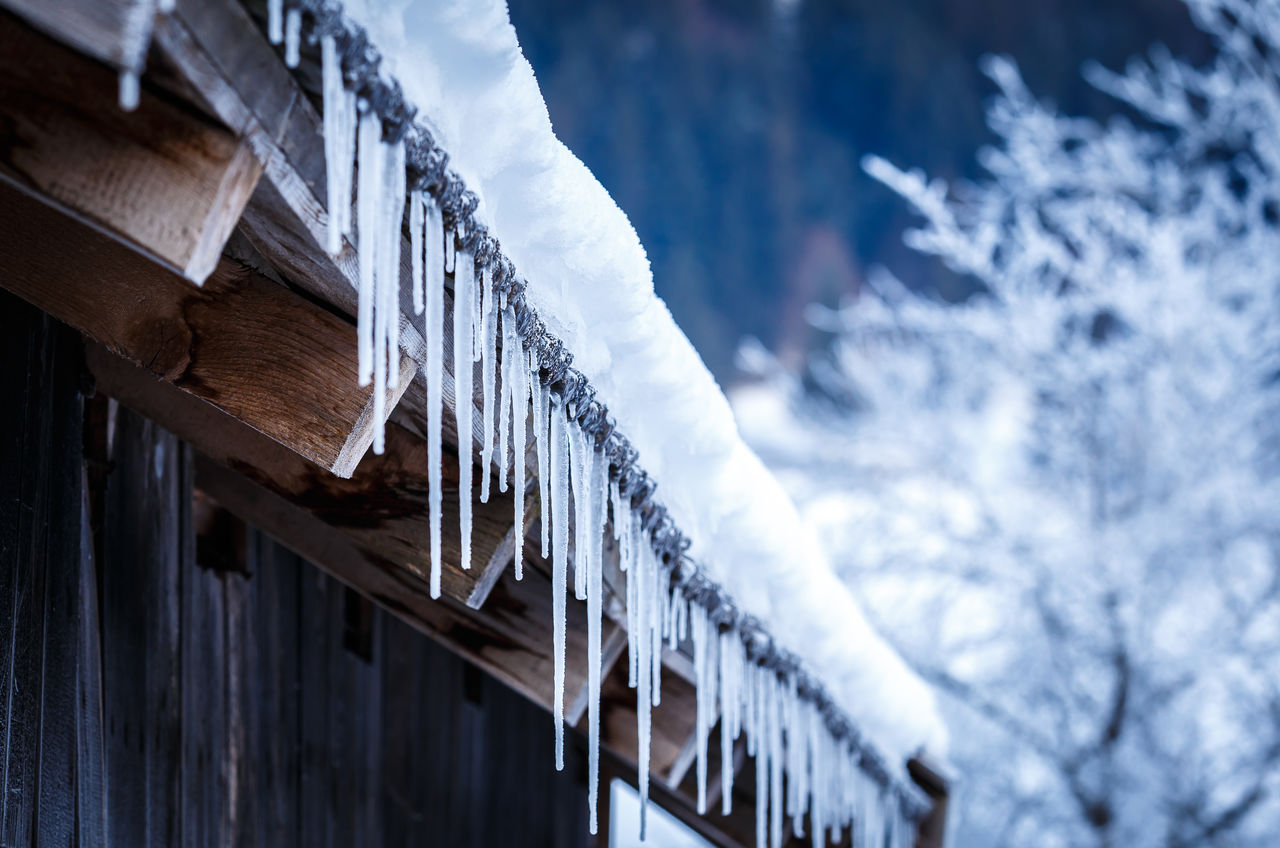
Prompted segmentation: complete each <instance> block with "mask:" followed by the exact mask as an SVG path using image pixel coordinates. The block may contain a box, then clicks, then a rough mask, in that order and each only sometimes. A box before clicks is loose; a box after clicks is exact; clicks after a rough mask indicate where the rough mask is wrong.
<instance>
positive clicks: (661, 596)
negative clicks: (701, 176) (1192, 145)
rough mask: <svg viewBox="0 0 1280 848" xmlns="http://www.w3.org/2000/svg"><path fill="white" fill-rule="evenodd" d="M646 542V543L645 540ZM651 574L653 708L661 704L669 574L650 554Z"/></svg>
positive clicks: (650, 640)
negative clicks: (663, 616)
mask: <svg viewBox="0 0 1280 848" xmlns="http://www.w3.org/2000/svg"><path fill="white" fill-rule="evenodd" d="M646 541H648V540H647V539H646ZM650 555H651V556H652V557H653V559H652V560H651V564H652V565H651V567H652V573H651V574H650V575H649V579H650V581H651V582H652V586H651V588H650V589H649V592H650V598H651V600H650V602H649V603H650V606H649V616H650V619H651V621H650V623H649V674H650V675H652V677H653V680H652V682H651V683H650V684H649V688H650V690H651V694H652V696H653V705H654V706H655V707H657V706H660V705H661V704H662V615H663V613H664V612H666V610H667V609H668V605H667V604H666V603H665V601H666V598H667V589H668V588H669V587H670V585H671V572H670V571H668V570H667V569H665V568H662V567H661V566H660V563H659V561H658V558H657V555H656V554H650Z"/></svg>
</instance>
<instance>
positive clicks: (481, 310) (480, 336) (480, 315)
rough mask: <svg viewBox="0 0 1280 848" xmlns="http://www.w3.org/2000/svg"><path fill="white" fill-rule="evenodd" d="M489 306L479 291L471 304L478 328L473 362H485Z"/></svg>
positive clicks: (473, 349) (475, 325) (472, 348)
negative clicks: (485, 331) (485, 332)
mask: <svg viewBox="0 0 1280 848" xmlns="http://www.w3.org/2000/svg"><path fill="white" fill-rule="evenodd" d="M488 306H489V304H488V302H487V300H486V299H485V298H482V297H480V295H479V293H477V294H476V299H475V303H473V304H472V305H471V308H472V309H474V310H475V314H474V315H473V316H472V320H473V321H474V322H475V323H474V325H473V326H474V327H475V328H476V334H475V336H474V337H472V339H471V361H472V362H480V363H483V361H484V353H485V350H486V348H485V341H486V337H485V334H484V328H485V325H486V324H487V323H488V313H487V312H486V310H487V309H488ZM482 367H483V365H482ZM490 405H492V404H490ZM489 432H493V430H492V429H490V431H489Z"/></svg>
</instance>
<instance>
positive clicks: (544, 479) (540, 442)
mask: <svg viewBox="0 0 1280 848" xmlns="http://www.w3.org/2000/svg"><path fill="white" fill-rule="evenodd" d="M529 359H530V364H529V370H530V372H531V374H530V376H532V377H533V388H534V390H533V395H534V398H533V441H534V444H535V447H536V448H537V451H538V504H539V507H540V509H541V510H542V517H541V519H540V521H539V522H538V523H539V524H541V525H542V556H543V557H544V558H545V557H548V556H551V524H550V516H551V500H550V496H549V495H548V491H549V489H548V487H549V484H550V460H549V457H548V450H547V438H548V436H547V427H548V424H549V422H548V420H547V411H548V408H549V405H550V397H549V396H548V394H547V387H546V385H544V384H543V383H542V381H541V380H540V379H538V363H537V354H536V353H535V352H534V351H530V352H529Z"/></svg>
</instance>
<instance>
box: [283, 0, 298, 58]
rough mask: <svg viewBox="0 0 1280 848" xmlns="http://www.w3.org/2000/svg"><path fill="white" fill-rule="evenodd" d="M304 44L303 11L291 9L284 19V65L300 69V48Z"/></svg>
mask: <svg viewBox="0 0 1280 848" xmlns="http://www.w3.org/2000/svg"><path fill="white" fill-rule="evenodd" d="M301 42H302V10H301V9H290V10H289V11H288V12H287V13H286V14H285V17H284V64H285V66H286V67H289V68H296V67H298V59H299V58H300V57H299V55H298V51H299V48H300V47H301Z"/></svg>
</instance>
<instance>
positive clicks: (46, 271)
mask: <svg viewBox="0 0 1280 848" xmlns="http://www.w3.org/2000/svg"><path fill="white" fill-rule="evenodd" d="M0 232H3V234H4V235H3V236H2V237H0V263H3V265H4V266H5V267H6V268H8V269H9V271H8V273H6V274H5V276H4V279H3V280H0V285H3V286H4V287H5V288H8V289H9V290H10V291H13V292H15V293H17V294H18V295H20V296H22V297H23V298H25V299H26V300H28V301H29V302H31V303H33V304H35V305H37V306H39V307H40V308H41V309H44V310H45V311H47V312H49V313H51V314H52V315H54V316H55V317H57V318H59V319H60V320H62V321H64V322H66V323H68V324H71V325H72V326H73V327H75V328H76V329H78V330H80V331H81V332H82V333H84V334H85V335H87V336H89V337H90V338H93V339H95V340H96V341H99V342H101V343H102V344H104V345H106V346H107V347H108V348H110V349H111V350H112V351H114V352H115V353H117V354H119V355H121V356H123V357H125V358H126V359H128V360H130V361H131V362H133V363H135V364H137V365H139V366H142V367H144V368H146V369H147V370H148V371H149V372H151V373H152V374H155V375H157V376H160V377H162V378H164V379H165V380H166V381H168V382H169V383H171V384H173V385H174V386H176V387H177V388H179V389H181V390H182V391H183V392H186V393H188V394H190V395H192V396H193V397H194V398H198V399H200V400H202V401H205V402H207V403H210V404H213V405H214V406H216V407H217V408H219V409H221V410H223V411H224V412H227V413H228V414H230V415H233V416H235V417H236V418H238V419H240V420H241V421H243V422H244V423H245V424H247V425H248V426H250V427H252V428H253V429H255V430H258V431H260V432H262V433H265V434H266V435H268V436H270V437H271V438H272V439H274V440H275V441H276V442H278V443H280V444H282V445H284V446H285V447H287V448H289V449H291V450H293V451H295V452H297V453H298V454H299V455H301V456H304V457H306V458H307V459H309V460H311V461H312V462H314V463H316V464H317V465H319V466H320V467H322V468H326V469H328V470H330V471H332V472H333V473H335V474H338V475H340V476H344V477H349V476H350V475H351V473H352V472H353V471H354V470H355V467H356V464H357V463H358V462H359V460H360V459H361V458H362V457H363V455H364V453H365V452H366V451H367V449H368V447H369V445H370V444H371V443H372V441H373V431H374V426H373V423H374V418H373V391H372V388H371V387H365V388H360V387H359V386H357V385H356V379H355V378H356V333H355V328H354V327H352V326H351V325H350V324H349V323H347V322H345V321H343V320H342V319H341V318H339V317H337V316H335V315H333V314H331V313H330V312H328V311H326V310H324V309H322V308H321V307H319V306H317V305H315V304H313V303H310V302H308V301H307V300H305V299H304V298H302V297H300V296H298V295H296V294H293V293H292V292H290V291H288V290H287V289H285V288H283V287H282V286H280V285H278V284H276V283H274V282H272V281H271V280H268V279H266V278H265V277H262V276H261V275H259V274H257V273H255V272H253V271H251V270H250V269H248V268H246V267H245V266H242V265H240V264H238V263H236V262H234V261H232V260H229V259H225V260H223V261H222V262H220V263H219V265H218V268H217V269H216V270H215V272H214V273H213V275H212V276H211V277H210V278H209V280H208V281H207V283H206V284H205V286H204V287H203V288H195V287H194V286H191V285H189V284H188V283H187V282H185V281H184V280H183V279H181V278H180V277H178V276H176V275H174V274H172V273H170V272H168V271H166V270H164V269H163V268H160V267H159V266H156V265H154V264H152V263H150V262H148V261H146V260H145V259H144V258H142V257H140V256H138V255H137V254H136V253H134V252H133V251H130V250H128V249H126V248H125V247H123V246H121V245H120V244H118V243H116V242H114V241H112V240H111V239H108V238H106V237H104V236H102V235H101V234H99V233H97V232H95V231H94V230H92V229H91V228H89V227H87V226H85V225H83V224H81V223H79V222H77V221H74V220H72V219H71V218H68V217H67V216H65V215H62V214H60V213H59V212H57V211H56V210H54V209H53V208H51V207H49V206H46V205H45V204H43V203H38V202H35V201H33V200H32V199H31V198H29V197H26V196H24V195H22V194H21V193H20V192H18V191H16V190H15V189H14V188H12V187H11V186H6V185H2V184H0ZM414 367H415V365H414V362H413V360H411V359H410V358H409V357H407V356H405V357H402V358H401V379H400V386H399V388H398V389H393V390H388V397H387V407H388V409H391V408H394V406H395V404H396V402H397V401H398V400H399V397H400V396H401V394H403V392H404V390H405V388H406V387H407V386H408V385H409V382H410V380H411V379H412V377H413V373H414Z"/></svg>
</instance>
